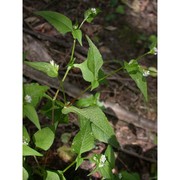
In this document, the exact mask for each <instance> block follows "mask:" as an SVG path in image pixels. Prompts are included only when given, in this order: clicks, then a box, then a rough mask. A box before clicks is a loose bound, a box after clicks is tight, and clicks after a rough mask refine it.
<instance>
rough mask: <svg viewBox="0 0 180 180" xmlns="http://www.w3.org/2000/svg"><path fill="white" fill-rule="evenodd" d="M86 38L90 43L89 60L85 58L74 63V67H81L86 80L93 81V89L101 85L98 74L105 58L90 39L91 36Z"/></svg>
mask: <svg viewBox="0 0 180 180" xmlns="http://www.w3.org/2000/svg"><path fill="white" fill-rule="evenodd" d="M86 38H87V40H88V43H89V50H88V55H87V60H85V61H84V62H83V63H81V64H74V67H78V68H80V69H81V71H82V74H83V78H84V80H85V81H88V82H91V85H92V87H91V90H93V89H95V88H96V87H98V86H99V82H98V74H99V70H100V68H101V66H102V65H103V59H102V56H101V54H100V52H99V50H98V49H97V47H96V46H95V45H94V44H93V42H92V41H91V40H90V39H89V37H88V36H86Z"/></svg>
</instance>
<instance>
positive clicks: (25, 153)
mask: <svg viewBox="0 0 180 180" xmlns="http://www.w3.org/2000/svg"><path fill="white" fill-rule="evenodd" d="M23 156H42V154H40V153H39V152H37V151H36V150H34V149H32V148H31V147H29V146H27V145H24V144H23Z"/></svg>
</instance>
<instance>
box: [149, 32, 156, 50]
mask: <svg viewBox="0 0 180 180" xmlns="http://www.w3.org/2000/svg"><path fill="white" fill-rule="evenodd" d="M149 42H150V45H149V48H150V50H152V49H153V48H154V47H156V46H157V37H156V36H155V35H151V36H150V37H149Z"/></svg>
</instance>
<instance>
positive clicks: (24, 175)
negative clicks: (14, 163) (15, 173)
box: [23, 167, 29, 180]
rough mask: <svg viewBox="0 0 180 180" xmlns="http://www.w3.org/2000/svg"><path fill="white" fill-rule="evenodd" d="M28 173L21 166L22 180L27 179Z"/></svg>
mask: <svg viewBox="0 0 180 180" xmlns="http://www.w3.org/2000/svg"><path fill="white" fill-rule="evenodd" d="M28 178H29V174H28V172H27V170H26V169H25V168H24V167H23V180H28Z"/></svg>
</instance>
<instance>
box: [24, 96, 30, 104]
mask: <svg viewBox="0 0 180 180" xmlns="http://www.w3.org/2000/svg"><path fill="white" fill-rule="evenodd" d="M24 99H25V101H26V102H27V103H31V101H32V98H31V96H29V95H28V94H27V95H26V96H25V97H24Z"/></svg>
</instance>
